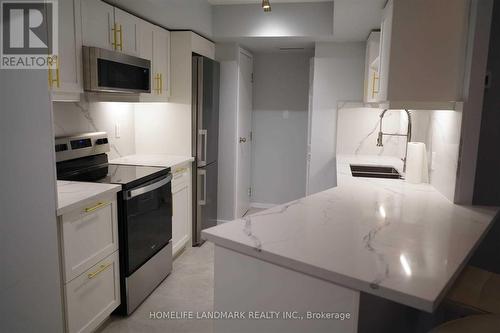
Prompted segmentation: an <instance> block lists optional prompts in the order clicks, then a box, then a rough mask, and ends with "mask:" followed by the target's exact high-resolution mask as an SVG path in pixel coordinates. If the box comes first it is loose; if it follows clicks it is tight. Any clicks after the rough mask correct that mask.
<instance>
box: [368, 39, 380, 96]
mask: <svg viewBox="0 0 500 333" xmlns="http://www.w3.org/2000/svg"><path fill="white" fill-rule="evenodd" d="M379 54H380V32H379V31H372V32H371V33H370V35H369V36H368V40H367V41H366V57H365V92H364V102H365V103H374V102H377V101H378V92H379V85H380V84H379V83H380V80H379V71H378V69H379V61H380V57H379Z"/></svg>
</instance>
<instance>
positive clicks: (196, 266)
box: [98, 208, 263, 333]
mask: <svg viewBox="0 0 500 333" xmlns="http://www.w3.org/2000/svg"><path fill="white" fill-rule="evenodd" d="M262 210H263V209H259V208H250V210H249V211H248V212H247V213H246V214H245V215H251V214H255V213H258V212H260V211H262ZM213 288H214V246H213V244H212V243H208V242H206V243H204V244H203V245H202V246H201V247H190V246H189V247H188V248H187V249H186V250H185V251H184V252H183V253H182V254H181V255H180V256H179V257H178V258H177V259H175V260H174V264H173V269H172V273H171V274H170V275H169V276H168V277H167V278H166V279H165V280H164V281H163V282H162V284H160V285H159V286H158V288H157V289H156V290H155V291H154V292H153V293H152V294H151V295H150V296H149V297H148V298H147V299H146V300H145V301H144V303H142V304H141V306H139V308H138V309H137V310H135V312H134V313H133V314H132V315H130V316H129V317H120V316H111V318H110V319H109V320H108V321H106V322H105V323H104V324H103V325H102V326H101V327H100V328H99V330H98V332H99V333H118V332H120V333H142V332H148V333H149V332H152V333H155V332H169V333H184V332H186V333H187V332H189V333H197V332H200V333H212V332H213V327H212V326H213V323H212V320H200V319H185V320H184V319H150V312H158V311H165V312H170V311H175V312H181V311H193V312H203V311H213V300H214V295H213Z"/></svg>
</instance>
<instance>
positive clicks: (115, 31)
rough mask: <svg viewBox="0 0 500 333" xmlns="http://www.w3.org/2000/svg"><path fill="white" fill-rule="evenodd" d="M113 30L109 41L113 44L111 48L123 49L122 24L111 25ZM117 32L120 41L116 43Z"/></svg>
mask: <svg viewBox="0 0 500 333" xmlns="http://www.w3.org/2000/svg"><path fill="white" fill-rule="evenodd" d="M111 30H113V43H111V44H112V45H113V48H114V49H115V50H118V49H120V51H123V32H122V25H121V24H116V23H115V24H114V25H113V28H112V29H111ZM118 34H120V42H119V43H118V41H117V36H118Z"/></svg>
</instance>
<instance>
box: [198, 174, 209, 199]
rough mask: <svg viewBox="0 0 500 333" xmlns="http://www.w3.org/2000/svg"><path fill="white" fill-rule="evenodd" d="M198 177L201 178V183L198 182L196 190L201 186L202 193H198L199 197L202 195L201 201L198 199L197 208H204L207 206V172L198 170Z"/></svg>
mask: <svg viewBox="0 0 500 333" xmlns="http://www.w3.org/2000/svg"><path fill="white" fill-rule="evenodd" d="M198 177H199V178H201V177H203V182H201V181H200V182H198V184H199V185H198V188H200V187H201V186H202V184H203V191H201V190H200V191H199V193H200V196H201V194H203V199H202V198H201V197H200V198H199V200H198V205H199V206H205V205H206V204H207V170H198Z"/></svg>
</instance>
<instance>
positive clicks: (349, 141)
mask: <svg viewBox="0 0 500 333" xmlns="http://www.w3.org/2000/svg"><path fill="white" fill-rule="evenodd" d="M381 112H382V110H381V109H374V108H340V109H339V111H338V121H337V154H339V155H377V156H393V157H398V158H402V157H403V156H404V152H405V141H406V138H405V137H384V147H377V146H376V143H377V134H378V131H379V125H380V113H381ZM411 113H412V125H413V126H412V141H415V142H424V143H425V144H426V147H427V154H428V156H427V157H428V158H427V160H428V162H429V175H430V183H431V184H432V185H433V186H434V187H435V188H436V189H437V190H438V191H439V192H440V193H442V194H443V195H444V196H445V197H446V198H448V199H449V200H450V201H453V200H454V196H455V183H456V173H457V167H458V151H459V144H460V128H461V120H462V113H461V112H460V111H449V110H444V111H428V110H412V111H411ZM406 128H407V117H406V115H405V114H404V112H401V111H398V110H394V111H388V112H387V113H386V115H385V117H384V121H383V131H384V132H390V133H403V134H404V133H406Z"/></svg>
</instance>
